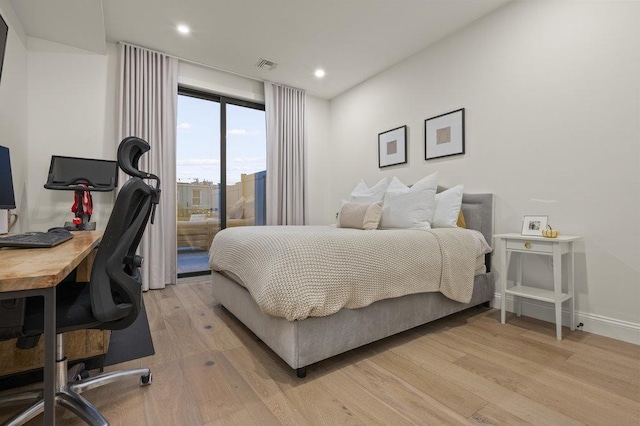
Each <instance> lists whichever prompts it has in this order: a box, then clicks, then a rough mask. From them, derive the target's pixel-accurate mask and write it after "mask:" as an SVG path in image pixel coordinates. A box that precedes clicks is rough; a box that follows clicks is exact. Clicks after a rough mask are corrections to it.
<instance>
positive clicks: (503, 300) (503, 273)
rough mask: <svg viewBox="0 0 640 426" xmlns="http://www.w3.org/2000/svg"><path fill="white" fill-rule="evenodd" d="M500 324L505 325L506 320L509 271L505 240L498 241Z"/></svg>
mask: <svg viewBox="0 0 640 426" xmlns="http://www.w3.org/2000/svg"><path fill="white" fill-rule="evenodd" d="M500 262H501V263H502V265H500V322H501V323H502V324H504V323H505V319H506V313H505V309H506V304H507V293H505V291H506V290H507V271H509V264H508V260H507V247H506V242H505V240H501V241H500Z"/></svg>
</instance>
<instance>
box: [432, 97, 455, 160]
mask: <svg viewBox="0 0 640 426" xmlns="http://www.w3.org/2000/svg"><path fill="white" fill-rule="evenodd" d="M459 154H464V108H461V109H458V110H455V111H451V112H448V113H446V114H441V115H438V116H435V117H431V118H427V119H426V120H424V159H425V160H433V159H434V158H442V157H449V156H451V155H459Z"/></svg>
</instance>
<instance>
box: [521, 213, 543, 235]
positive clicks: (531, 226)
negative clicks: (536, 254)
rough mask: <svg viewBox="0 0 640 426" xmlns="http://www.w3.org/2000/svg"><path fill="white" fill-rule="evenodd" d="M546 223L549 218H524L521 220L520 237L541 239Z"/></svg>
mask: <svg viewBox="0 0 640 426" xmlns="http://www.w3.org/2000/svg"><path fill="white" fill-rule="evenodd" d="M548 221H549V216H525V217H524V219H523V220H522V235H533V236H537V237H541V236H542V230H543V229H545V228H546V227H547V222H548Z"/></svg>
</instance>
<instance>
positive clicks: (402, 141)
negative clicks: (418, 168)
mask: <svg viewBox="0 0 640 426" xmlns="http://www.w3.org/2000/svg"><path fill="white" fill-rule="evenodd" d="M406 162H407V126H406V125H404V126H400V127H396V128H395V129H391V130H387V131H386V132H382V133H378V167H380V168H383V167H389V166H395V165H398V164H404V163H406Z"/></svg>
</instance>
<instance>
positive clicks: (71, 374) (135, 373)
mask: <svg viewBox="0 0 640 426" xmlns="http://www.w3.org/2000/svg"><path fill="white" fill-rule="evenodd" d="M61 337H62V336H61V335H58V354H59V355H61V348H62V338H61ZM61 358H62V359H61V360H58V361H56V368H57V371H58V374H57V376H56V381H57V383H56V389H57V390H56V397H55V403H56V406H60V407H64V408H66V409H67V410H69V411H71V412H73V413H74V414H75V415H77V416H78V417H80V418H81V419H82V420H84V421H85V422H86V423H87V424H89V425H96V426H104V425H108V424H109V422H108V421H107V419H106V418H105V417H104V416H103V415H102V414H100V412H99V411H98V410H97V409H96V407H94V406H93V405H92V404H91V403H90V402H89V401H87V400H86V399H85V398H84V397H82V396H81V395H80V394H81V393H83V392H85V391H88V390H90V389H95V388H98V387H100V386H104V385H107V384H109V383H113V382H116V381H119V380H122V379H126V378H129V377H139V378H140V385H141V386H147V385H150V384H151V381H152V376H151V370H149V369H148V368H134V369H130V370H120V371H113V372H110V373H104V374H100V375H98V376H95V377H88V372H87V371H86V370H85V369H84V364H83V363H79V364H76V365H74V366H73V367H72V368H71V369H70V370H67V358H66V357H64V356H62V357H61ZM33 400H35V401H36V402H34V403H33V404H32V405H30V406H29V407H28V408H26V409H25V410H23V411H22V412H20V413H18V414H17V415H15V416H14V417H12V418H10V419H9V420H7V421H6V422H5V423H3V424H4V425H7V426H16V425H23V424H25V423H27V422H28V421H29V420H31V419H33V418H34V417H36V416H37V415H39V414H41V413H42V412H43V411H44V398H43V391H27V392H23V393H19V394H15V395H8V396H6V397H3V398H2V399H0V406H7V405H16V404H21V403H25V402H27V401H33Z"/></svg>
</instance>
